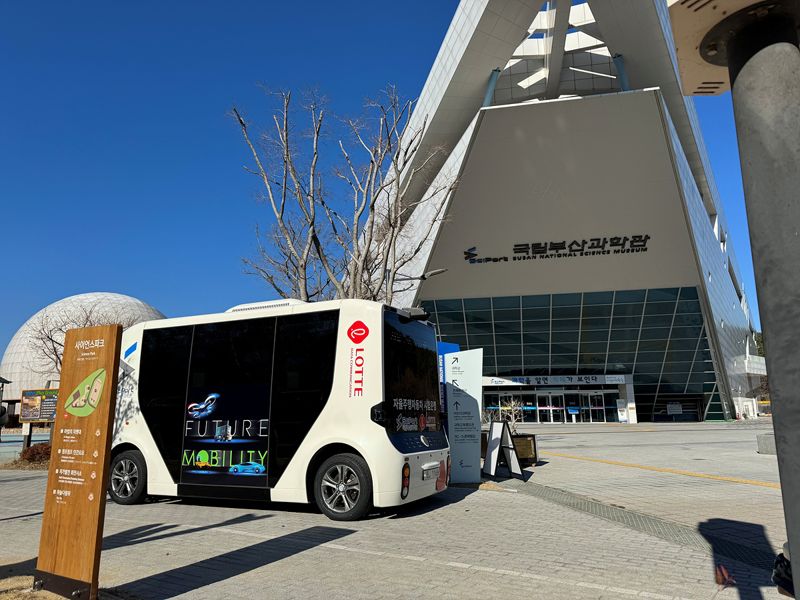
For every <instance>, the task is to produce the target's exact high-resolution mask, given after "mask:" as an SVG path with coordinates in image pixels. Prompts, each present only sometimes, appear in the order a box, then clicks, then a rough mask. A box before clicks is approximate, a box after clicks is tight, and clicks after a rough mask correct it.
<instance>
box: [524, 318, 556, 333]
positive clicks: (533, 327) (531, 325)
mask: <svg viewBox="0 0 800 600" xmlns="http://www.w3.org/2000/svg"><path fill="white" fill-rule="evenodd" d="M522 331H524V332H526V333H547V334H549V333H550V321H523V323H522Z"/></svg>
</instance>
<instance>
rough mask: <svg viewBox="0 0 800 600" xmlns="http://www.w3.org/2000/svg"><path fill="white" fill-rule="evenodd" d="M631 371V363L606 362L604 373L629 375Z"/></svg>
mask: <svg viewBox="0 0 800 600" xmlns="http://www.w3.org/2000/svg"><path fill="white" fill-rule="evenodd" d="M632 371H633V363H632V362H629V363H622V362H614V363H612V362H608V363H606V373H631V372H632Z"/></svg>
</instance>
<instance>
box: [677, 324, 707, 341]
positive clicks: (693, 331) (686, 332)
mask: <svg viewBox="0 0 800 600" xmlns="http://www.w3.org/2000/svg"><path fill="white" fill-rule="evenodd" d="M701 329H702V328H701V327H673V328H672V337H673V338H675V339H686V338H693V339H697V338H698V337H700V331H701Z"/></svg>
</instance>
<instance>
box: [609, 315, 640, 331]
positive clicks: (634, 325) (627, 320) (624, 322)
mask: <svg viewBox="0 0 800 600" xmlns="http://www.w3.org/2000/svg"><path fill="white" fill-rule="evenodd" d="M641 324H642V317H614V318H613V319H611V327H612V328H613V329H639V326H640V325H641Z"/></svg>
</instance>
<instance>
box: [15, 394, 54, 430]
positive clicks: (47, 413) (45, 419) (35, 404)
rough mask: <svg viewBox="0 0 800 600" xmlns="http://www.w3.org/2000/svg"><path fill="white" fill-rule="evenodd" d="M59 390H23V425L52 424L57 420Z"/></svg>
mask: <svg viewBox="0 0 800 600" xmlns="http://www.w3.org/2000/svg"><path fill="white" fill-rule="evenodd" d="M57 402H58V390H23V391H22V404H21V407H20V414H19V420H20V421H22V422H23V423H52V422H53V421H54V420H55V418H56V403H57Z"/></svg>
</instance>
